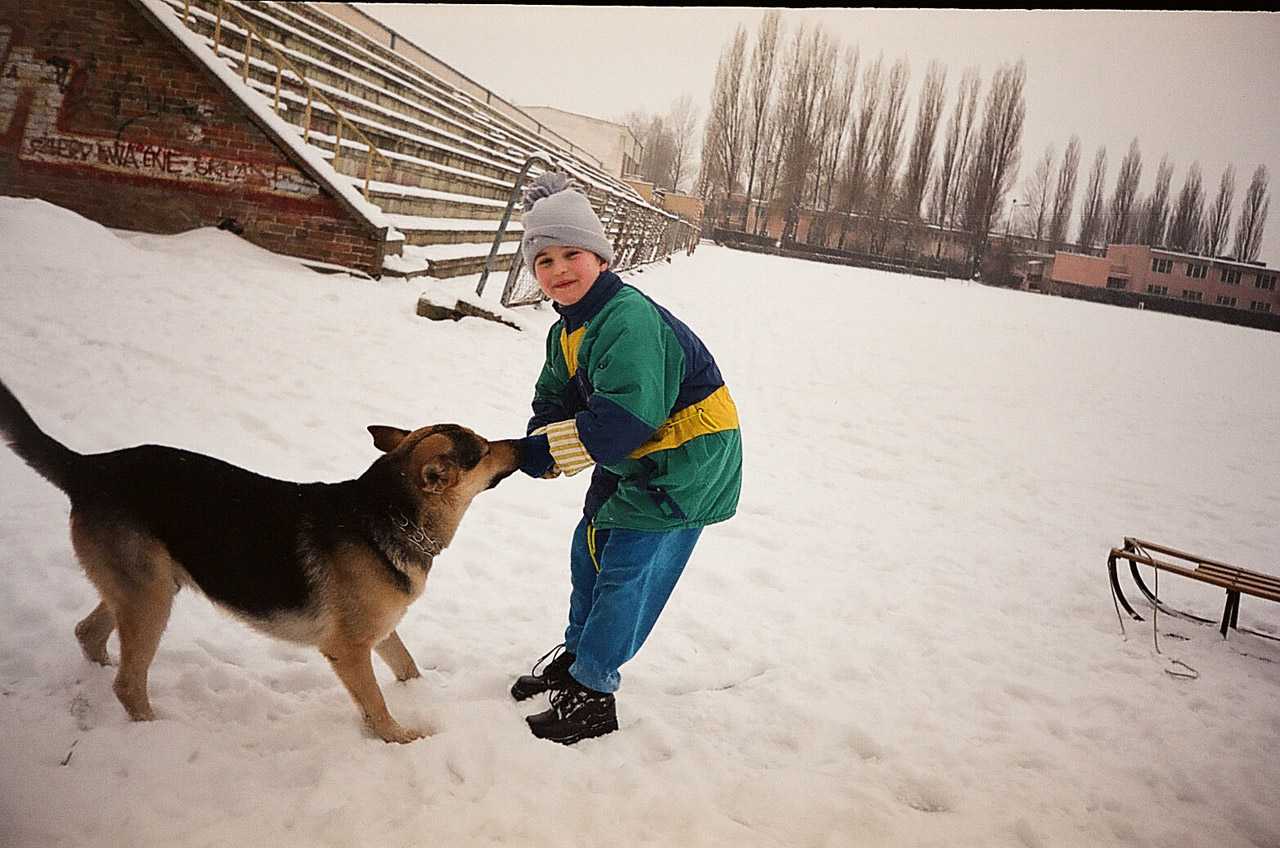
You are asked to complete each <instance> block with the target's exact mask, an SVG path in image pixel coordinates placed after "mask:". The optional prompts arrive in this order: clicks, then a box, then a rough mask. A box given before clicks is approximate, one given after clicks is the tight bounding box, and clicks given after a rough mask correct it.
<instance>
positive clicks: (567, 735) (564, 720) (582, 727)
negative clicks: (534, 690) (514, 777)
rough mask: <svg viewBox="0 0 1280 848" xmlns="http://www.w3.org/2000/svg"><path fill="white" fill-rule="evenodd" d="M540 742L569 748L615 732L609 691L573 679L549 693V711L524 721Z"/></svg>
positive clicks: (613, 705)
mask: <svg viewBox="0 0 1280 848" xmlns="http://www.w3.org/2000/svg"><path fill="white" fill-rule="evenodd" d="M525 721H527V722H528V723H529V729H530V730H532V731H533V735H534V736H537V737H538V738H539V739H550V740H551V741H552V742H559V743H560V744H562V745H572V744H573V743H574V742H579V741H581V740H583V739H591V738H593V737H595V736H604V735H605V734H606V733H612V732H613V731H615V730H617V729H618V708H617V704H616V702H615V700H614V697H613V693H612V692H597V691H595V690H594V689H588V688H587V687H585V686H583V685H582V684H581V683H579V682H578V681H576V680H574V679H573V678H569V685H568V686H566V687H564V688H563V689H553V690H552V692H551V709H549V710H547V711H545V712H541V713H538V714H537V715H531V716H529V717H528V718H526V719H525Z"/></svg>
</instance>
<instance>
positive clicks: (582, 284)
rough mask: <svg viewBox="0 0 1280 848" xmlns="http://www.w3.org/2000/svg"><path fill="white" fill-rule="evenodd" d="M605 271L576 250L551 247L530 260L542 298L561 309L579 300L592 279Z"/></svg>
mask: <svg viewBox="0 0 1280 848" xmlns="http://www.w3.org/2000/svg"><path fill="white" fill-rule="evenodd" d="M608 267H609V263H608V262H605V261H604V260H603V259H601V258H600V257H599V256H596V255H595V254H594V253H592V252H591V251H589V250H583V249H582V248H580V247H562V246H560V245H552V246H551V247H548V248H545V249H544V250H543V251H542V252H541V253H539V254H538V258H536V259H534V260H533V273H534V276H536V277H537V278H538V286H539V287H540V288H541V289H542V292H543V294H545V295H546V296H547V297H549V298H551V299H552V300H553V301H555V302H556V303H558V304H560V305H561V306H573V305H574V304H575V303H577V302H578V301H580V300H582V296H583V295H585V294H586V293H587V292H588V291H589V290H590V289H591V284H592V283H594V282H595V281H596V277H599V276H600V273H601V272H602V271H604V270H605V269H606V268H608Z"/></svg>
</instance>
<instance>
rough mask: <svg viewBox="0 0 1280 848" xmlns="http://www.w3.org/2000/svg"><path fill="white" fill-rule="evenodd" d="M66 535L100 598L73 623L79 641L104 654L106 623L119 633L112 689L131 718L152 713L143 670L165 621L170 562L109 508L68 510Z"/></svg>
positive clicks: (172, 588)
mask: <svg viewBox="0 0 1280 848" xmlns="http://www.w3.org/2000/svg"><path fill="white" fill-rule="evenodd" d="M71 541H72V544H73V545H74V546H75V549H76V556H77V557H78V558H79V559H80V564H81V565H82V566H83V567H84V570H85V574H87V575H88V576H89V579H90V580H91V581H92V582H93V584H94V586H96V587H97V589H98V594H99V595H101V596H102V604H101V605H100V606H99V607H98V608H97V609H95V610H94V611H93V612H91V613H89V616H88V617H87V618H86V619H85V620H84V621H82V622H80V624H79V625H78V626H77V627H76V635H77V636H78V637H79V638H80V646H81V648H83V649H84V651H85V654H86V655H87V656H88V657H89V658H90V659H93V660H98V659H99V658H103V659H105V655H106V640H107V637H108V636H109V635H110V634H111V624H112V622H114V623H115V629H116V632H117V634H118V635H119V638H120V663H119V666H118V667H117V668H116V679H115V684H114V688H115V693H116V698H118V699H119V700H120V704H121V706H123V707H124V708H125V711H126V712H127V713H129V717H130V718H132V719H133V720H134V721H150V720H151V719H153V718H155V713H154V712H152V710H151V702H150V701H149V700H148V698H147V671H148V669H149V668H150V667H151V660H152V659H154V658H155V655H156V647H157V646H158V645H159V644H160V636H161V634H162V633H164V628H165V626H166V625H167V624H168V623H169V611H170V610H171V609H172V607H173V596H174V594H176V593H177V590H178V587H177V583H175V582H174V563H173V560H172V559H170V557H169V553H168V551H167V549H166V548H165V546H164V545H163V544H161V543H160V542H159V541H157V540H156V539H154V538H152V537H150V536H149V535H147V534H145V533H140V532H138V531H137V529H136V528H134V527H133V526H131V525H130V524H129V523H128V522H127V521H125V520H122V519H121V518H120V517H119V516H117V515H113V514H109V513H97V514H87V515H75V514H73V517H72V522H71Z"/></svg>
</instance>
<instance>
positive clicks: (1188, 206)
mask: <svg viewBox="0 0 1280 848" xmlns="http://www.w3.org/2000/svg"><path fill="white" fill-rule="evenodd" d="M1203 234H1204V187H1203V185H1202V183H1201V179H1200V163H1199V162H1192V163H1191V167H1190V168H1188V169H1187V176H1186V178H1185V179H1184V180H1183V182H1182V191H1180V192H1178V199H1177V201H1176V202H1175V203H1174V205H1173V217H1172V218H1171V219H1170V221H1169V232H1168V234H1167V235H1166V236H1165V242H1166V243H1167V244H1168V246H1169V247H1171V248H1173V249H1174V250H1182V251H1187V252H1195V251H1197V250H1199V249H1200V243H1201V240H1202V238H1203Z"/></svg>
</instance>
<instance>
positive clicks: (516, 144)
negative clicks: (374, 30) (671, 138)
mask: <svg viewBox="0 0 1280 848" xmlns="http://www.w3.org/2000/svg"><path fill="white" fill-rule="evenodd" d="M164 2H166V3H167V4H168V5H170V6H171V7H172V8H173V9H174V11H175V13H176V14H177V15H179V16H184V15H185V17H186V21H187V26H188V28H190V29H192V30H193V31H195V32H196V33H197V34H199V35H201V36H203V37H204V39H205V41H206V43H208V44H209V45H210V47H211V48H213V39H214V30H215V27H219V26H220V28H221V38H220V40H219V46H218V48H217V50H218V54H219V55H220V56H222V57H223V58H224V60H225V61H227V62H228V63H229V64H230V65H231V66H232V67H234V68H235V69H236V70H237V72H239V71H240V70H241V68H242V67H243V61H244V52H243V51H244V42H245V32H244V28H243V27H242V26H241V25H240V24H239V23H238V21H237V19H236V17H235V15H231V14H228V13H226V12H223V13H222V14H221V15H220V14H219V5H220V3H219V0H193V2H190V3H188V2H185V0H164ZM222 5H223V6H225V7H230V8H231V9H233V10H234V11H235V13H237V14H238V15H240V16H243V19H244V20H246V21H247V22H248V23H249V24H250V25H251V26H252V27H253V29H254V30H255V32H256V33H257V35H258V36H260V37H262V38H265V39H267V40H268V41H269V42H270V43H271V44H272V45H273V47H274V48H275V49H276V50H278V51H280V52H281V53H283V54H284V55H285V57H286V58H287V59H288V61H289V62H290V63H292V64H293V65H294V66H295V67H296V68H297V69H298V70H299V71H300V72H301V74H302V75H303V76H304V77H305V78H306V80H307V81H308V82H309V83H310V84H311V85H312V86H314V87H315V88H316V89H317V90H318V91H320V92H321V93H322V94H323V95H324V96H325V97H326V98H327V99H328V100H329V101H330V102H331V103H333V104H334V106H335V107H336V108H337V110H338V111H339V112H340V113H341V114H342V116H343V117H344V118H345V119H346V120H347V121H349V122H350V123H351V124H353V125H355V126H357V127H358V128H359V129H360V131H361V132H362V133H364V135H365V136H366V137H367V138H368V139H370V140H371V141H372V143H373V144H374V146H375V147H376V148H377V149H378V150H379V151H380V152H381V153H382V154H383V155H385V156H386V157H387V158H388V159H389V160H390V161H391V164H392V167H391V168H390V169H388V168H387V167H386V166H385V165H381V164H379V163H377V162H375V164H374V165H373V168H372V172H371V173H370V174H368V175H366V167H367V166H366V160H367V148H366V147H365V145H364V144H363V143H361V142H358V141H357V140H355V139H353V138H351V137H350V136H351V133H350V131H349V130H348V131H346V133H345V134H344V135H343V137H342V146H341V154H340V155H339V156H338V161H337V163H336V165H335V170H336V171H337V172H338V174H340V175H342V176H343V177H345V178H346V179H349V180H350V181H351V182H352V184H353V185H355V186H356V187H357V189H358V190H360V191H364V190H365V184H366V176H367V177H368V199H369V201H370V202H371V203H373V204H375V205H376V206H378V207H379V208H380V209H381V210H382V212H383V213H384V215H385V216H387V217H388V219H389V220H391V221H392V223H393V226H394V228H395V235H394V236H393V238H395V242H394V243H393V242H392V241H391V239H389V241H388V251H387V253H388V257H387V259H386V261H385V263H384V273H387V274H391V275H400V276H417V275H422V274H426V275H429V276H432V277H437V278H452V277H460V276H465V275H471V274H479V273H480V271H482V270H483V268H484V266H485V263H486V261H487V259H488V256H489V251H490V248H491V247H492V244H493V239H494V235H495V234H496V232H497V230H498V227H499V222H500V221H501V219H502V217H503V214H504V212H505V211H506V205H507V201H508V197H509V194H510V191H511V186H512V184H513V182H514V181H515V179H516V176H517V174H518V173H519V171H520V168H521V167H522V165H523V164H524V162H525V160H526V159H527V158H528V157H529V156H531V155H534V154H543V153H544V152H545V153H550V154H551V155H552V156H554V158H555V161H556V162H557V163H558V164H559V165H560V167H562V168H564V169H565V170H567V171H569V172H570V173H571V174H572V175H573V176H574V177H575V178H576V179H578V180H579V181H580V182H582V183H583V184H584V185H585V186H586V187H587V188H588V191H589V193H590V194H591V195H592V197H593V200H594V201H595V202H596V203H597V205H598V206H600V207H601V208H602V209H603V208H605V207H608V208H609V209H613V208H616V207H647V211H651V212H653V213H657V215H658V216H659V217H669V216H667V214H666V213H662V212H660V211H659V210H656V209H653V207H650V206H649V205H648V204H647V203H645V202H644V201H643V200H642V199H641V198H640V197H639V195H638V194H637V193H636V192H635V191H634V189H632V188H631V187H630V186H628V185H627V184H625V183H623V182H622V181H620V180H618V179H616V178H613V177H611V176H610V175H608V174H606V173H604V172H603V171H602V170H600V168H599V166H598V164H596V163H595V162H592V161H589V160H587V159H586V158H585V157H583V156H581V155H578V154H576V153H575V152H573V151H570V150H569V149H568V146H567V144H558V143H557V140H556V139H554V138H549V137H546V136H542V135H537V134H536V133H535V132H534V131H533V130H531V129H528V128H526V127H524V126H522V125H521V124H520V122H518V121H517V120H514V119H513V118H511V117H510V116H508V115H506V114H504V113H503V112H500V111H498V110H497V109H494V108H492V107H491V106H489V105H488V104H486V103H483V102H481V101H480V100H478V99H476V98H475V97H472V96H471V95H470V94H467V93H466V92H463V91H460V90H459V89H457V88H455V87H454V86H453V85H451V84H450V83H449V82H447V81H445V80H443V79H441V78H439V77H437V76H436V75H434V74H433V73H431V72H430V71H428V70H427V69H425V68H424V67H422V66H420V65H419V64H416V63H414V62H412V61H410V60H409V59H408V58H406V57H405V56H403V55H401V54H400V53H397V52H394V51H392V50H390V49H388V48H387V47H385V46H384V45H382V44H381V43H379V42H378V41H376V40H374V39H373V38H370V37H368V36H366V35H364V34H363V33H361V32H359V31H357V30H356V29H355V28H353V26H351V25H349V24H348V23H346V22H344V21H342V20H339V19H338V18H337V17H335V16H334V15H333V14H330V11H339V12H342V13H343V16H344V17H351V15H352V14H355V15H357V16H358V15H359V13H356V12H354V10H352V9H350V8H346V7H345V6H344V5H343V4H332V3H303V2H255V3H248V2H239V0H222ZM219 18H221V23H220V24H219V23H218V21H219ZM355 19H356V18H352V20H355ZM236 45H238V46H236ZM278 66H279V62H278V61H277V60H276V59H275V58H274V56H273V54H272V53H271V52H270V51H268V50H266V49H263V48H262V47H261V46H260V45H255V47H253V48H252V49H251V51H250V68H249V82H250V85H251V86H253V87H254V88H256V89H257V90H259V91H261V92H262V93H263V95H264V96H266V97H267V98H269V99H271V100H274V98H275V97H276V96H277V74H278ZM293 76H294V75H293V73H292V72H291V71H288V70H285V71H284V72H282V73H280V83H279V85H280V88H279V98H280V99H279V104H280V105H279V107H278V112H279V114H280V115H281V116H282V117H283V118H285V120H287V121H289V122H291V123H293V124H295V125H296V126H298V127H299V130H300V132H304V131H305V132H306V134H307V136H308V139H307V140H308V141H309V142H310V143H311V144H313V145H314V146H315V147H316V148H317V149H318V150H320V151H321V152H322V155H324V156H325V157H326V158H327V159H328V160H329V161H330V163H333V159H334V156H333V148H334V139H335V137H336V136H337V134H338V132H339V129H338V124H339V122H338V120H337V119H336V118H335V116H334V115H333V114H332V112H331V110H330V109H329V108H328V106H327V105H326V104H324V103H323V102H321V101H313V102H312V106H311V115H310V116H309V117H310V128H309V131H307V130H305V127H306V124H307V120H308V115H307V108H306V107H307V97H306V94H305V90H304V89H303V87H302V85H301V84H299V83H298V82H297V81H296V80H294V79H293ZM507 234H508V235H507V239H506V240H504V244H503V247H502V249H501V250H500V252H499V254H498V256H497V258H496V262H495V270H502V271H505V270H506V269H507V268H509V267H510V263H511V261H512V258H513V256H514V254H515V250H516V246H517V242H518V238H519V234H520V226H519V222H518V216H517V217H516V218H514V219H513V220H512V221H511V223H510V224H509V225H508V227H507ZM399 237H403V239H402V240H401V239H400V238H399Z"/></svg>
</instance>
